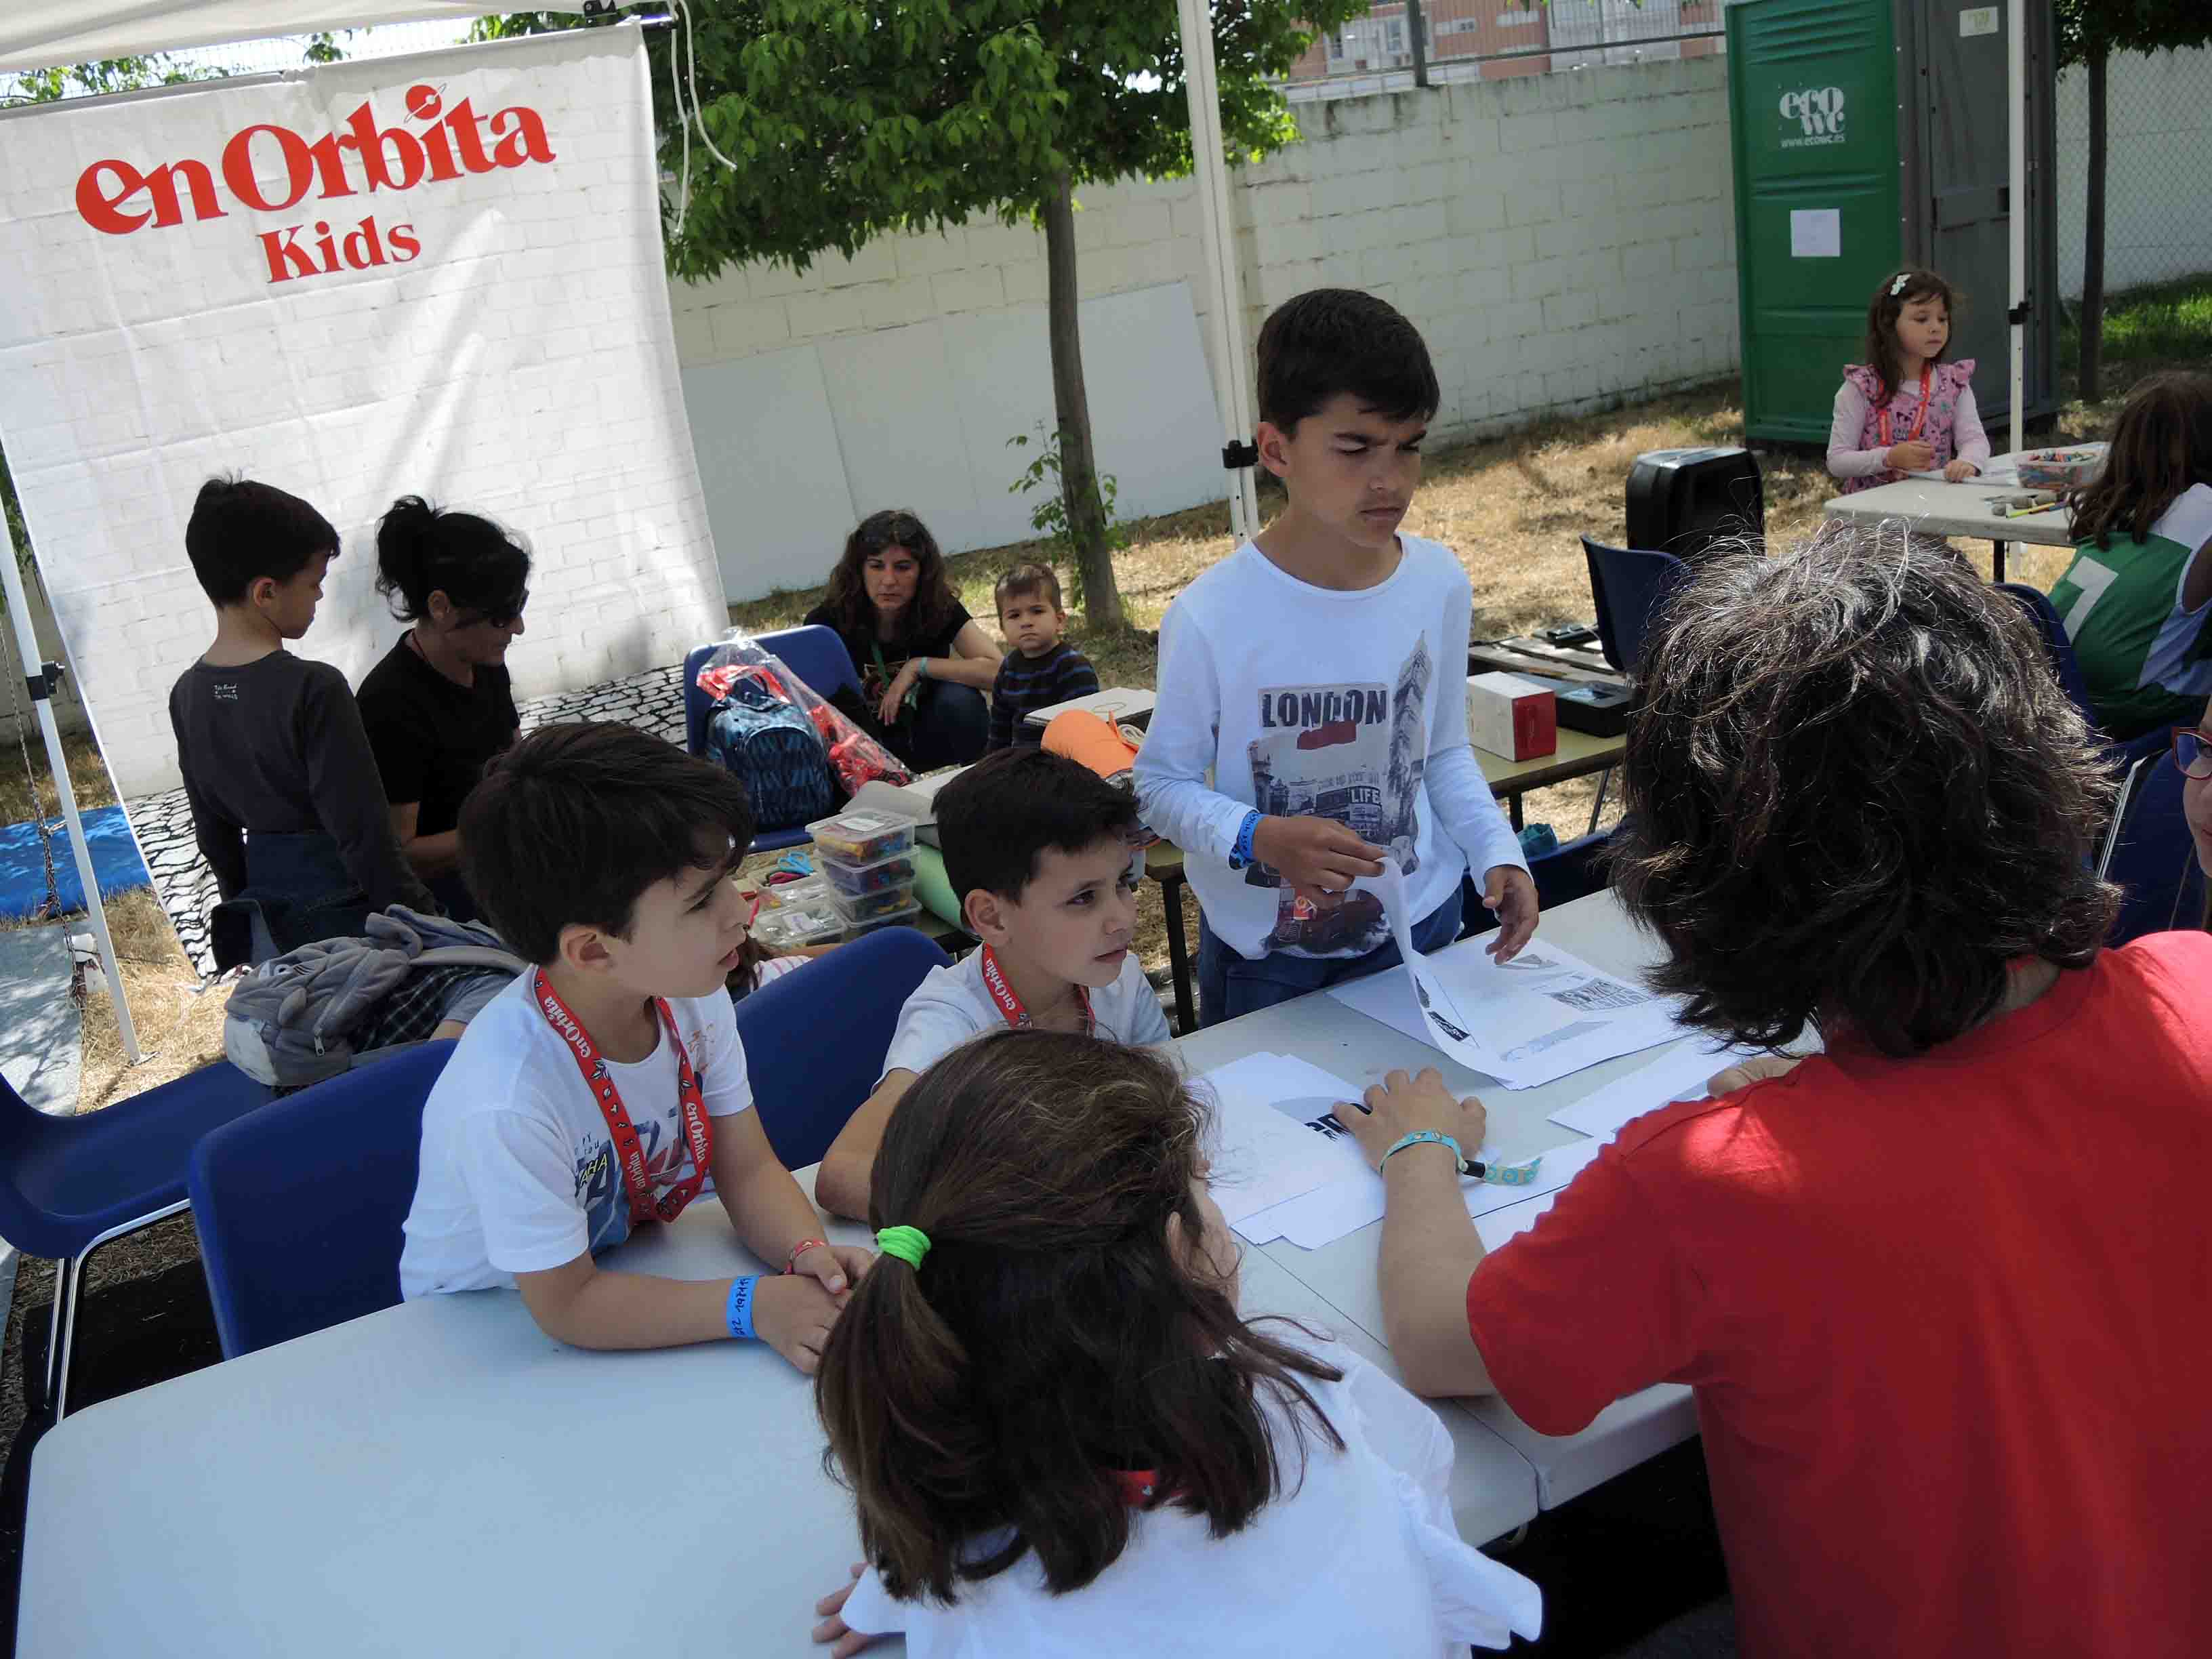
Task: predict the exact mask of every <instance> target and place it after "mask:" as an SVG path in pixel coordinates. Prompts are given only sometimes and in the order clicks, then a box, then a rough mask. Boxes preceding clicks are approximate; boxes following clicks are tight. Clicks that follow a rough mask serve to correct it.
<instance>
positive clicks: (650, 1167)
mask: <svg viewBox="0 0 2212 1659" xmlns="http://www.w3.org/2000/svg"><path fill="white" fill-rule="evenodd" d="M664 1040H665V1039H664ZM706 1047H707V1042H706V1036H705V1034H704V1033H703V1032H702V1031H698V1030H691V1031H687V1032H685V1033H684V1052H685V1053H687V1054H694V1055H699V1056H703V1055H704V1054H705V1053H706ZM606 1063H607V1062H606V1061H605V1059H599V1060H593V1061H592V1073H593V1075H594V1076H595V1077H599V1076H604V1075H605V1067H606ZM693 1063H694V1065H695V1066H696V1064H697V1061H696V1060H695V1061H694V1062H693ZM702 1081H703V1079H702ZM623 1105H624V1106H625V1107H627V1108H628V1109H629V1115H630V1121H631V1122H632V1123H633V1124H634V1125H635V1127H636V1129H637V1143H638V1147H639V1150H640V1151H641V1152H643V1153H644V1154H645V1176H646V1181H647V1185H648V1186H649V1187H650V1188H652V1190H653V1192H655V1193H659V1191H660V1190H661V1189H662V1188H665V1187H672V1186H674V1185H675V1184H676V1182H678V1179H680V1178H681V1177H682V1176H683V1174H684V1165H685V1164H687V1163H688V1162H689V1161H690V1157H689V1154H688V1153H687V1152H686V1151H685V1149H684V1137H683V1136H682V1135H681V1134H679V1133H677V1132H676V1130H677V1125H676V1120H675V1116H674V1113H673V1109H672V1104H670V1105H659V1106H655V1105H646V1104H643V1103H639V1102H635V1101H632V1100H631V1099H630V1098H629V1090H627V1089H625V1090H624V1091H623ZM593 1115H594V1116H597V1114H596V1113H594V1114H593ZM574 1153H575V1160H576V1202H577V1204H578V1205H579V1206H581V1207H582V1209H583V1212H584V1231H585V1237H586V1239H587V1240H588V1241H589V1242H588V1243H586V1246H585V1248H586V1249H588V1250H589V1251H590V1252H591V1253H592V1255H599V1253H600V1252H601V1251H603V1250H611V1249H614V1247H615V1246H616V1245H617V1244H620V1243H623V1242H624V1241H626V1240H627V1239H628V1238H629V1188H628V1186H626V1185H625V1184H624V1182H623V1176H622V1166H621V1164H620V1163H619V1162H618V1161H617V1159H616V1158H615V1144H614V1140H613V1138H612V1137H611V1136H610V1135H609V1134H608V1133H607V1131H606V1124H605V1120H604V1119H602V1120H601V1121H599V1122H597V1123H595V1124H593V1125H592V1127H590V1128H588V1129H585V1130H583V1131H581V1132H580V1133H578V1134H577V1136H576V1139H575V1147H574Z"/></svg>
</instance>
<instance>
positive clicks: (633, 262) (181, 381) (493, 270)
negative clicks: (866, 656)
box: [0, 27, 727, 796]
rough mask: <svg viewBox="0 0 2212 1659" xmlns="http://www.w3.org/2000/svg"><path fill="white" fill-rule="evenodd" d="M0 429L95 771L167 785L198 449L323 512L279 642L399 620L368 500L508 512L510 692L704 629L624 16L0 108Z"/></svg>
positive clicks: (692, 504) (140, 788)
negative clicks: (517, 603) (516, 565)
mask: <svg viewBox="0 0 2212 1659" xmlns="http://www.w3.org/2000/svg"><path fill="white" fill-rule="evenodd" d="M0 153H4V155H5V156H6V165H5V167H4V168H0V443H4V445H5V446H6V449H7V454H8V459H9V465H10V467H11V468H12V470H13V471H14V474H15V485H16V489H17V491H18V493H19V494H20V495H21V501H22V504H23V512H24V517H25V519H26V520H27V524H28V526H29V528H30V532H31V537H32V540H33V544H34V545H35V547H36V549H37V552H38V557H39V563H40V569H41V571H42V572H43V574H44V576H45V579H46V588H47V591H48V592H50V593H51V594H52V597H53V601H54V611H55V614H56V617H57V619H58V622H59V623H60V626H61V630H62V635H63V637H64V641H66V644H67V647H68V649H69V653H70V657H71V659H72V662H73V665H74V667H75V668H76V673H77V675H78V677H79V683H80V689H81V690H82V692H83V694H84V698H85V702H86V704H87V706H88V708H89V709H90V711H91V713H92V717H93V722H94V729H95V731H96V732H97V734H98V736H99V738H100V744H101V748H102V750H103V751H104V752H105V754H106V757H107V762H108V765H109V768H110V769H111V770H112V772H113V773H114V775H115V779H116V782H117V785H118V787H119V788H120V789H121V790H122V791H123V792H124V793H125V794H126V795H131V796H137V795H141V794H144V793H150V792H153V791H155V790H159V789H165V788H167V787H171V786H173V784H174V783H175V782H176V781H178V780H177V770H176V754H175V744H174V741H173V738H172V737H171V734H170V730H169V720H168V693H169V687H170V685H171V684H173V682H174V680H175V679H176V678H177V676H178V675H179V673H180V672H182V671H183V670H184V669H185V666H186V665H188V664H189V663H190V662H191V660H192V659H193V658H194V657H195V656H197V654H198V653H200V652H201V651H202V650H204V648H205V647H206V645H207V642H208V641H209V640H210V638H211V637H212V635H213V632H214V613H213V611H212V610H211V609H210V605H209V604H208V601H207V599H206V597H205V595H204V594H203V593H202V592H201V591H200V589H199V586H198V585H197V582H196V581H195V580H193V576H192V572H191V566H190V564H189V563H188V562H186V560H185V540H184V532H185V520H186V519H187V518H188V517H189V516H190V514H191V505H192V498H193V496H194V495H195V494H196V493H197V491H198V489H199V487H200V485H201V483H203V482H204V481H205V480H206V479H207V478H208V477H210V476H211V475H213V474H216V473H218V472H230V471H237V472H241V473H244V474H246V476H248V477H253V478H257V479H261V480H264V481H265V482H267V483H272V484H275V485H276V486H277V487H279V488H280V489H288V490H290V491H291V492H293V493H294V494H295V495H301V496H303V497H305V498H306V499H307V500H308V501H312V502H313V503H314V505H315V506H316V507H319V508H320V509H321V510H322V512H323V513H324V515H325V517H327V518H328V519H329V520H331V523H333V524H334V525H336V526H337V527H338V530H339V532H340V533H341V535H342V536H343V555H342V556H341V557H340V558H339V559H338V560H337V562H336V563H334V564H333V565H332V566H331V575H330V579H329V580H328V581H327V582H326V583H325V588H324V594H325V597H324V600H323V604H322V608H321V611H320V613H319V615H318V617H317V618H316V622H315V625H314V628H313V630H312V631H311V632H310V633H309V634H308V635H307V638H306V639H305V640H304V641H301V644H300V647H299V648H300V649H301V651H302V652H303V653H305V654H307V655H309V656H313V657H318V658H320V659H324V660H325V661H328V662H331V663H334V664H336V665H337V666H338V667H339V668H340V669H342V670H343V671H344V672H345V674H346V677H347V678H349V680H351V681H353V682H355V683H356V684H358V683H359V681H360V679H361V677H362V675H363V674H364V673H365V672H367V671H368V668H369V666H370V665H371V664H373V663H374V661H375V659H376V658H377V657H378V656H379V655H380V654H381V653H382V652H383V651H384V650H385V649H386V647H389V646H390V644H391V643H392V641H393V640H394V639H395V638H396V637H397V636H398V632H399V626H400V625H399V624H398V623H395V622H393V621H392V619H391V617H390V616H389V614H388V612H387V611H386V609H385V607H384V605H383V603H382V601H381V600H380V599H378V598H377V596H376V594H375V592H374V578H375V574H376V572H375V565H376V554H375V541H374V529H375V521H376V520H377V519H378V518H379V517H380V515H381V514H382V513H383V512H384V511H385V509H386V507H389V506H390V505H391V503H392V500H393V498H394V497H396V496H398V495H410V494H413V495H428V496H429V497H430V498H431V499H432V500H434V501H437V502H439V503H440V504H441V505H446V506H457V507H467V508H469V509H471V510H472V511H476V512H480V513H487V514H489V516H491V517H493V518H495V519H498V520H501V521H502V522H504V523H506V524H507V525H509V526H513V528H514V529H515V530H517V531H519V532H521V533H522V535H523V536H524V538H526V540H527V541H528V543H529V544H530V547H531V550H532V554H533V556H534V559H535V564H534V568H533V569H532V574H531V603H530V610H529V614H528V618H527V622H528V629H527V631H526V633H525V635H523V637H522V638H521V639H520V640H518V641H516V642H515V645H514V647H513V651H512V652H511V653H510V655H509V659H508V665H509V667H510V669H511V670H512V671H513V676H514V684H515V692H516V696H518V698H527V697H531V696H538V695H542V694H544V693H545V692H548V691H555V690H573V689H574V688H576V687H578V686H581V685H586V684H592V683H593V682H595V681H598V680H602V679H607V678H614V677H617V676H619V675H623V674H629V673H635V672H636V671H640V670H641V669H645V668H649V667H653V666H656V665H662V664H666V663H672V662H677V661H680V660H681V659H682V658H683V655H684V651H685V650H686V649H687V648H688V647H690V646H692V645H695V644H697V643H699V642H700V641H704V640H707V639H710V638H713V637H715V636H716V635H719V634H720V632H721V631H722V630H723V629H725V628H726V626H727V619H726V616H727V613H726V610H725V608H724V600H723V597H722V589H721V579H720V574H719V572H718V570H717V568H716V565H715V560H714V547H713V545H712V543H711V541H710V539H709V537H708V530H707V523H706V515H705V512H704V509H703V507H702V501H701V495H700V488H699V478H698V471H697V467H696V463H695V462H694V460H693V457H692V449H691V442H690V430H689V428H688V426H687V424H686V422H685V418H684V401H683V394H682V391H681V387H680V385H679V382H678V379H677V373H676V352H675V345H674V341H673V338H672V336H671V328H670V323H669V309H668V289H667V280H666V277H665V273H664V269H663V266H662V263H661V249H660V231H659V196H658V190H659V186H658V183H657V177H658V172H657V165H656V162H655V160H654V150H653V124H652V103H651V99H650V96H649V94H648V90H647V66H646V57H645V51H644V46H643V42H642V38H641V35H640V33H638V31H637V30H636V29H635V28H634V27H624V28H619V29H614V28H602V29H594V30H591V31H587V32H583V33H573V34H565V35H556V36H548V37H537V38H532V39H529V40H518V41H512V42H501V43H498V44H495V45H489V46H469V47H463V48H459V49H457V50H454V51H452V52H432V53H424V54H421V55H418V56H415V57H410V58H384V59H381V60H378V61H373V62H368V63H362V64H330V65H325V66H321V67H318V68H314V69H311V70H303V71H301V72H299V73H297V74H293V75H288V76H283V77H282V78H279V79H274V80H266V81H256V82H245V83H240V84H236V85H226V84H223V83H220V82H218V83H214V84H211V85H203V86H194V87H191V88H182V89H179V90H178V91H176V92H173V93H165V94H157V95H149V96H144V97H137V98H128V99H120V100H96V101H93V100H88V101H85V102H82V103H76V104H71V103H63V104H58V105H50V106H44V107H42V108H40V109H37V110H34V111H32V112H27V113H23V114H20V115H16V116H13V117H9V118H0Z"/></svg>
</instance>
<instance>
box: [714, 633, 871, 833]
mask: <svg viewBox="0 0 2212 1659" xmlns="http://www.w3.org/2000/svg"><path fill="white" fill-rule="evenodd" d="M756 637H757V639H758V640H759V641H760V643H761V644H762V645H763V646H765V647H767V648H768V649H769V650H770V651H773V652H775V654H776V655H777V656H779V657H781V658H782V659H783V661H784V664H785V665H786V666H787V667H788V668H789V669H790V670H791V671H792V672H793V673H794V674H796V675H798V676H799V678H800V679H802V680H805V682H806V684H808V685H810V686H811V687H812V688H813V689H814V690H815V693H816V695H817V696H821V697H823V698H828V697H830V696H835V695H836V693H837V692H838V691H839V690H842V689H844V688H845V687H848V686H849V687H851V688H852V690H853V692H854V695H855V696H857V695H859V693H860V689H861V687H860V676H859V675H858V674H856V673H854V671H853V658H852V653H850V652H848V651H847V650H846V649H845V641H842V640H841V639H839V638H838V637H837V635H836V632H835V631H834V630H833V629H827V628H824V627H823V626H822V625H821V624H820V623H808V624H807V625H806V626H805V627H803V628H786V629H781V630H780V631H779V632H776V633H774V634H762V635H756ZM719 645H720V641H717V642H716V643H715V644H714V645H702V646H696V647H693V648H692V651H691V653H690V655H688V656H686V657H685V658H684V746H685V747H686V748H688V749H689V750H690V751H691V752H692V753H693V754H695V755H703V754H705V753H706V752H707V718H708V713H707V711H708V709H710V708H713V707H714V699H713V698H712V697H710V696H708V695H707V694H706V693H705V692H704V691H702V690H700V689H699V671H700V670H701V669H702V668H704V667H705V666H706V665H708V663H710V662H712V661H713V660H714V653H715V651H716V649H717V648H718V647H719ZM806 839H807V836H806V831H805V829H763V831H761V833H760V834H758V835H757V836H754V837H753V844H752V850H753V851H754V852H756V853H772V852H775V850H777V849H778V848H784V847H797V846H799V845H800V844H802V843H803V842H805V840H806Z"/></svg>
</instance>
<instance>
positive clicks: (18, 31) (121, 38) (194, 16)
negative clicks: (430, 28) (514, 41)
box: [0, 0, 494, 74]
mask: <svg viewBox="0 0 2212 1659" xmlns="http://www.w3.org/2000/svg"><path fill="white" fill-rule="evenodd" d="M492 9H494V8H492V7H489V6H487V5H484V4H483V3H482V0H408V3H386V4H381V5H380V4H377V3H375V0H8V4H7V6H6V7H5V8H4V15H0V74H4V73H7V72H9V71H10V70H32V69H45V68H46V67H48V66H49V65H52V64H83V63H88V62H91V61H94V60H95V59H98V58H143V57H149V56H151V55H152V54H153V53H155V52H171V51H174V50H175V49H177V48H178V47H179V46H213V45H215V44H216V43H218V42H221V41H227V40H261V39H264V38H265V37H267V36H270V35H276V34H319V33H323V32H324V31H325V30H328V29H358V28H367V27H370V26H371V25H373V24H377V23H398V22H414V21H422V20H423V19H426V18H428V19H439V18H451V19H452V20H453V21H455V22H459V23H468V22H473V21H475V20H476V19H477V18H478V17H481V16H483V15H484V13H485V12H487V11H489V10H492Z"/></svg>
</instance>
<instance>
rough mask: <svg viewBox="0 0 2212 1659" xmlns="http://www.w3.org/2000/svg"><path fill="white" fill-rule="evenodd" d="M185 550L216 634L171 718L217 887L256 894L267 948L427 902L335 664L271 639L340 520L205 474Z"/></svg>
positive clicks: (292, 635) (311, 590)
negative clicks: (401, 845) (302, 655)
mask: <svg viewBox="0 0 2212 1659" xmlns="http://www.w3.org/2000/svg"><path fill="white" fill-rule="evenodd" d="M337 555H338V532H337V531H335V530H333V529H332V528H331V523H330V520H327V519H325V517H323V515H322V514H321V513H318V512H317V511H315V509H314V508H313V507H310V506H309V505H308V504H307V502H305V501H301V499H300V498H299V497H298V496H297V495H287V494H285V492H284V491H283V490H281V489H275V488H273V487H272V486H270V485H268V484H264V483H253V482H252V481H251V480H249V479H245V478H210V479H209V480H208V481H207V483H204V485H202V486H201V487H200V493H199V497H198V499H197V501H194V502H193V503H192V516H191V522H190V523H189V524H187V525H186V526H185V556H187V557H189V558H190V559H191V564H192V574H194V575H195V576H197V577H198V578H199V583H200V586H201V587H202V588H204V589H205V590H206V592H207V596H208V598H209V599H210V601H212V602H213V604H214V605H215V615H216V629H215V643H214V644H212V645H210V647H208V648H207V650H206V652H205V653H204V654H203V655H202V656H201V657H200V659H199V660H198V661H197V662H196V663H194V664H193V665H191V667H190V668H187V669H186V670H185V671H184V673H183V674H182V675H181V676H180V677H179V679H178V681H177V683H176V684H175V686H174V687H173V688H172V689H171V690H170V692H169V724H170V726H171V728H172V729H173V731H174V732H175V733H176V738H177V766H178V769H179V771H181V772H182V773H183V774H184V780H185V799H186V800H187V801H188V802H189V803H191V810H192V835H193V837H194V839H195V840H197V842H199V848H200V856H201V857H203V858H204V859H205V860H207V861H208V867H209V868H210V869H211V870H213V871H214V872H215V883H216V891H217V892H218V893H219V894H221V896H222V897H223V898H224V899H226V900H228V899H234V898H237V897H239V896H240V895H241V894H244V895H245V896H247V897H251V898H255V899H258V900H259V901H260V902H261V906H262V911H263V914H264V916H266V918H267V920H268V922H269V927H270V933H271V935H272V936H273V937H274V939H275V941H276V948H277V949H278V950H280V951H289V950H291V949H293V948H294V947H295V946H296V945H305V944H307V943H309V942H311V941H313V940H315V939H332V938H336V937H337V936H338V935H341V934H346V933H359V932H360V931H361V927H362V921H363V919H364V918H366V917H367V916H368V914H369V913H370V912H371V911H373V910H381V909H383V908H385V907H386V905H391V904H405V905H410V906H411V907H413V908H415V909H417V910H422V911H425V912H433V913H435V911H436V909H437V908H438V907H437V904H436V902H435V900H433V899H432V898H431V896H430V893H429V890H428V888H426V887H424V886H423V884H422V880H421V878H418V877H417V876H416V873H415V872H414V870H413V869H412V868H411V867H410V866H409V865H408V862H407V860H406V858H405V857H404V855H403V854H401V852H400V850H399V841H398V836H395V835H393V834H392V817H391V814H390V813H389V812H388V811H386V807H385V803H384V788H383V785H382V783H381V782H380V780H379V778H378V775H377V770H376V758H375V756H374V753H373V752H372V751H371V750H370V749H369V744H368V733H367V732H364V731H363V730H362V723H361V711H360V710H359V709H358V708H356V707H355V705H354V700H353V692H352V690H351V689H350V688H349V686H348V685H347V684H346V681H345V676H344V675H343V674H341V673H340V672H339V671H337V669H335V668H333V667H331V665H329V664H328V663H321V662H308V661H307V660H305V659H302V658H299V657H295V656H294V655H293V654H292V653H290V652H289V651H287V650H286V649H285V648H284V645H285V641H288V640H296V639H298V638H299V637H300V636H301V635H303V634H305V633H306V632H307V629H308V626H309V624H311V623H313V621H314V620H315V607H316V605H318V604H319V602H320V601H321V599H322V597H323V574H324V572H325V571H326V570H327V569H328V568H330V563H331V560H333V559H335V558H336V557H337Z"/></svg>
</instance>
